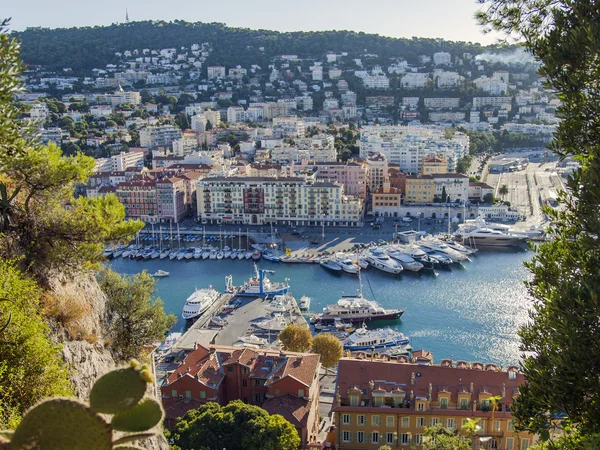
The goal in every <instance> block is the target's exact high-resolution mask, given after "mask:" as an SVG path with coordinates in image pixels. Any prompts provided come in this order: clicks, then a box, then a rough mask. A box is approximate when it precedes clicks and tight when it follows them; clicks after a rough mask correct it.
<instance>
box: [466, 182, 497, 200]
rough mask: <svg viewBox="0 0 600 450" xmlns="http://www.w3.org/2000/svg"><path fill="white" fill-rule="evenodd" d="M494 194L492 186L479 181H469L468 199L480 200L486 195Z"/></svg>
mask: <svg viewBox="0 0 600 450" xmlns="http://www.w3.org/2000/svg"><path fill="white" fill-rule="evenodd" d="M488 194H492V195H494V188H493V187H491V186H490V185H488V184H486V183H481V182H479V181H470V182H469V200H470V201H476V202H482V201H483V199H484V198H485V196H486V195H488Z"/></svg>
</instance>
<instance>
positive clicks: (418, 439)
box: [415, 434, 423, 445]
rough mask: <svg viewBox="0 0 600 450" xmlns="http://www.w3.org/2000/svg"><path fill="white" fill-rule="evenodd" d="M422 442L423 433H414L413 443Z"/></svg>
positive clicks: (418, 443)
mask: <svg viewBox="0 0 600 450" xmlns="http://www.w3.org/2000/svg"><path fill="white" fill-rule="evenodd" d="M422 443H423V435H422V434H415V444H417V445H421V444H422Z"/></svg>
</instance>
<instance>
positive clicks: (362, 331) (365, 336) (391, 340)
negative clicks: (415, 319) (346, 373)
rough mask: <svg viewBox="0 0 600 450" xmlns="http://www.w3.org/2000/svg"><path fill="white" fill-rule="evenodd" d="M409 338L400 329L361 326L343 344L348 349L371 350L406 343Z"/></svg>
mask: <svg viewBox="0 0 600 450" xmlns="http://www.w3.org/2000/svg"><path fill="white" fill-rule="evenodd" d="M408 342H409V340H408V338H407V337H406V336H404V335H403V334H402V333H400V332H399V331H398V330H393V329H391V328H390V327H387V328H379V329H376V330H368V329H367V328H359V329H357V330H356V331H355V332H354V333H352V334H351V335H350V336H348V337H347V338H346V339H344V341H343V342H342V344H343V345H344V348H345V349H346V350H352V351H357V350H369V349H374V348H384V347H395V346H398V345H406V344H408Z"/></svg>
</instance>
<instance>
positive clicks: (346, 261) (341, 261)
mask: <svg viewBox="0 0 600 450" xmlns="http://www.w3.org/2000/svg"><path fill="white" fill-rule="evenodd" d="M334 262H335V263H336V264H338V265H339V266H340V267H341V268H342V270H343V271H344V272H347V273H358V271H359V270H360V267H359V265H358V264H355V263H354V261H352V260H351V259H350V258H336V259H334Z"/></svg>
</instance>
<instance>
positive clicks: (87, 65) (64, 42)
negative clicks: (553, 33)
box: [13, 20, 494, 72]
mask: <svg viewBox="0 0 600 450" xmlns="http://www.w3.org/2000/svg"><path fill="white" fill-rule="evenodd" d="M13 34H14V35H15V36H16V37H18V38H19V39H20V40H21V43H22V46H21V56H22V58H23V60H24V61H25V63H27V64H34V65H42V66H45V67H49V68H55V69H62V68H63V67H70V68H72V69H73V70H74V71H75V72H82V71H88V70H91V69H93V68H101V67H104V66H105V65H106V64H110V63H115V62H117V58H116V57H115V52H123V51H125V50H134V49H140V50H141V49H144V48H148V49H162V48H169V47H174V48H181V47H189V46H190V45H192V44H195V43H198V44H202V43H204V42H208V43H210V44H211V45H212V46H213V52H211V55H210V57H209V59H208V61H207V64H208V65H210V64H212V63H214V64H222V65H227V66H235V65H238V64H239V65H242V66H248V65H250V64H259V65H261V66H263V67H264V66H266V65H267V64H268V63H269V62H270V61H271V59H272V58H274V57H276V56H281V55H282V54H295V55H298V56H299V57H301V58H306V57H313V56H314V57H320V56H322V55H324V54H325V53H326V52H328V51H335V52H348V53H349V54H350V55H356V56H358V55H359V54H364V53H365V52H367V53H369V54H371V55H377V56H376V57H375V58H381V59H383V60H387V59H389V58H390V57H402V58H405V59H407V60H408V61H409V62H415V61H416V60H417V58H418V57H419V55H423V54H426V55H431V54H432V53H434V52H436V51H442V50H444V51H448V52H450V53H453V54H462V53H463V52H469V53H472V54H478V53H482V52H483V51H485V50H491V49H493V48H494V47H490V46H488V47H484V46H482V45H480V44H477V43H475V44H474V43H471V42H468V43H466V42H452V41H441V40H438V39H426V38H412V39H399V38H390V37H385V36H379V35H376V34H366V33H362V32H360V33H357V32H353V31H318V32H301V31H298V32H287V33H282V32H277V31H270V30H251V29H248V28H233V27H228V26H226V25H225V24H222V23H202V22H193V23H192V22H185V21H179V20H178V21H174V22H164V21H144V22H131V23H124V24H113V25H110V26H103V27H82V28H59V29H44V28H28V29H27V30H25V31H23V32H18V33H13ZM261 48H262V49H261Z"/></svg>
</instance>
